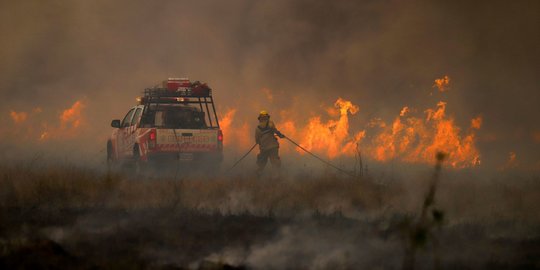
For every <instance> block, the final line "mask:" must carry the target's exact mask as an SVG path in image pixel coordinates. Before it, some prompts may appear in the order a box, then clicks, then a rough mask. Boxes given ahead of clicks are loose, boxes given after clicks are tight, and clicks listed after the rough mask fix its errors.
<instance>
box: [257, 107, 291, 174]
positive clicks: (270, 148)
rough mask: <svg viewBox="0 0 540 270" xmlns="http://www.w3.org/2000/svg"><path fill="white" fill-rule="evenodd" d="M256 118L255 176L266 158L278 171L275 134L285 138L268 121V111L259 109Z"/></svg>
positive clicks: (279, 161) (278, 160) (278, 162)
mask: <svg viewBox="0 0 540 270" xmlns="http://www.w3.org/2000/svg"><path fill="white" fill-rule="evenodd" d="M257 119H259V125H257V127H256V128H255V142H256V143H257V144H258V145H259V150H260V152H259V154H258V155H257V176H258V177H260V176H261V175H262V172H263V170H264V167H265V166H266V163H267V162H268V159H270V163H271V164H272V167H273V168H274V169H275V170H276V171H278V172H279V168H280V167H281V160H280V159H279V142H278V140H277V138H276V136H275V135H277V136H278V137H280V138H285V136H284V135H283V134H281V132H279V131H278V130H277V129H276V125H275V124H274V122H272V121H270V115H269V114H268V112H266V111H261V112H260V114H259V117H258V118H257Z"/></svg>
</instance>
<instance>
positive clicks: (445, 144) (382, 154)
mask: <svg viewBox="0 0 540 270" xmlns="http://www.w3.org/2000/svg"><path fill="white" fill-rule="evenodd" d="M425 113H426V115H427V116H426V119H425V120H422V119H420V118H416V117H409V118H406V119H403V118H402V117H401V116H400V117H397V118H396V119H395V120H394V122H393V123H392V125H390V126H387V127H383V130H382V131H381V132H380V134H378V135H376V136H375V138H374V140H373V141H372V145H371V146H368V150H369V151H368V152H369V153H370V154H371V156H372V157H373V158H374V159H376V160H379V161H387V160H392V159H399V160H401V161H404V162H411V163H429V162H432V161H433V159H434V157H435V155H436V154H437V153H438V152H441V151H442V152H445V153H447V154H448V160H449V162H450V164H451V165H452V166H453V167H459V168H461V167H469V166H475V165H479V164H480V158H479V157H480V155H479V152H478V150H477V149H476V147H475V144H474V143H475V134H474V133H471V134H468V135H466V136H465V137H464V138H461V137H460V129H459V127H457V126H456V125H455V123H454V119H453V118H448V117H446V103H445V102H439V103H438V104H437V109H428V110H426V111H425Z"/></svg>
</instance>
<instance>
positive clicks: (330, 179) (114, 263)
mask: <svg viewBox="0 0 540 270" xmlns="http://www.w3.org/2000/svg"><path fill="white" fill-rule="evenodd" d="M36 164H37V163H32V164H30V163H28V164H15V165H3V166H2V167H0V219H1V220H2V223H1V225H0V245H1V249H0V250H1V258H0V266H5V267H10V266H15V265H21V264H25V265H26V266H27V267H31V266H35V265H38V266H47V267H53V268H70V269H73V268H80V269H85V268H106V269H111V268H113V269H120V268H122V269H126V268H129V269H147V268H154V269H164V268H171V267H176V268H180V269H181V268H188V269H189V268H191V269H224V268H225V267H248V268H260V269H283V268H287V267H288V268H303V269H330V268H332V269H336V268H338V269H339V268H375V267H380V268H384V269H395V268H399V267H400V264H401V262H402V258H403V249H402V244H403V243H402V240H401V237H400V225H399V224H401V222H402V221H403V220H404V217H414V216H415V215H417V213H418V210H420V208H421V205H422V200H423V198H424V195H425V192H427V189H428V182H427V180H426V181H423V180H418V179H422V177H420V178H408V177H407V178H403V179H399V178H395V179H394V180H393V182H388V181H387V182H385V184H384V185H382V184H377V183H380V182H381V181H379V180H380V179H378V177H377V176H372V177H371V178H370V177H365V178H363V179H351V178H341V177H336V176H329V175H327V176H318V177H317V176H316V177H311V178H306V177H303V176H298V177H284V178H283V179H281V180H270V179H263V180H253V179H251V178H248V177H216V178H204V177H200V178H195V177H186V178H183V179H179V180H174V179H172V178H168V177H160V178H158V177H152V176H150V177H143V178H141V177H135V176H132V175H124V174H114V173H102V172H99V171H95V170H89V169H86V168H81V167H77V166H52V165H36ZM424 178H426V179H427V178H428V177H427V176H426V177H424ZM462 178H465V177H464V176H463V175H447V176H446V177H443V179H442V180H441V182H440V185H439V189H438V190H437V206H438V207H440V208H441V209H443V210H444V211H445V218H446V221H445V223H444V224H443V227H442V230H440V231H436V232H434V233H437V239H438V244H439V249H438V252H439V254H440V264H441V265H443V266H446V265H453V266H456V267H457V268H463V267H472V268H481V267H488V266H490V265H491V266H493V268H504V267H509V266H525V267H531V266H532V267H534V266H535V265H536V266H538V265H537V264H535V263H538V262H537V261H535V259H534V258H538V256H537V255H539V251H540V235H538V231H540V230H538V229H540V225H539V224H540V217H538V216H537V215H536V214H534V213H536V212H537V211H536V210H537V209H536V208H537V205H539V204H538V203H539V201H538V200H539V199H538V196H537V194H538V191H539V190H540V186H539V184H538V183H539V182H538V179H537V178H534V177H532V178H521V179H519V178H517V177H512V178H509V179H513V180H514V181H515V182H513V183H510V182H508V181H507V180H508V179H503V178H500V179H498V180H496V181H487V182H486V181H479V180H478V179H462ZM415 179H416V180H415ZM430 250H431V246H429V245H427V246H426V247H424V249H420V250H418V252H417V256H416V261H417V264H416V265H417V266H418V265H431V256H432V253H431V252H430ZM485 252H488V253H489V254H491V256H483V255H482V254H485ZM30 258H33V259H30ZM31 263H34V264H33V265H32V264H31ZM205 267H206V268H205ZM42 268H43V267H42Z"/></svg>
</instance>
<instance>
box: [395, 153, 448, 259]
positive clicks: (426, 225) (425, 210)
mask: <svg viewBox="0 0 540 270" xmlns="http://www.w3.org/2000/svg"><path fill="white" fill-rule="evenodd" d="M445 159H446V154H445V153H443V152H438V153H437V155H436V160H437V163H436V165H435V172H434V174H433V177H432V178H431V183H430V186H429V190H428V192H427V194H426V197H425V198H424V203H423V204H422V211H421V213H420V217H419V218H418V219H417V220H414V219H413V218H411V217H407V218H405V219H404V220H403V221H402V223H401V228H402V232H403V236H404V244H405V256H404V258H403V269H404V270H411V269H414V266H415V258H416V251H417V250H418V249H419V248H423V247H425V246H426V245H427V243H428V242H431V243H432V245H433V253H434V256H433V257H434V259H433V268H434V269H440V258H439V255H438V244H439V242H438V239H437V237H436V236H435V234H434V232H433V231H434V229H439V230H440V229H441V227H442V224H443V221H444V211H442V210H440V209H437V208H436V207H435V193H436V191H437V185H438V183H439V178H440V173H441V168H442V163H443V162H444V160H445Z"/></svg>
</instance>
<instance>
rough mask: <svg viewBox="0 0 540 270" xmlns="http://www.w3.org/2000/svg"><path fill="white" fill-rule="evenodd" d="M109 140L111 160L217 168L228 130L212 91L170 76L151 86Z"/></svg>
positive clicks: (112, 161) (114, 123) (108, 159)
mask: <svg viewBox="0 0 540 270" xmlns="http://www.w3.org/2000/svg"><path fill="white" fill-rule="evenodd" d="M137 101H138V103H139V104H138V105H136V106H134V107H133V108H131V109H130V110H129V111H128V112H127V114H126V116H125V117H124V118H123V120H121V121H120V120H119V119H116V120H112V122H111V126H112V127H113V128H115V129H114V130H113V132H112V135H111V137H110V139H109V140H108V141H107V161H108V162H110V163H116V162H121V163H123V164H134V165H136V166H137V167H139V168H140V167H142V166H145V165H158V166H159V165H166V164H170V163H171V161H172V162H176V161H178V162H184V163H186V164H188V165H189V167H199V168H204V169H217V168H218V167H219V165H220V164H221V161H222V159H223V133H222V131H221V129H220V128H219V122H218V117H217V113H216V108H215V106H214V100H213V98H212V90H211V89H210V88H209V87H208V86H207V85H206V84H202V83H199V82H190V81H189V80H188V79H179V78H169V79H168V80H166V81H164V82H163V86H162V87H154V88H147V89H145V90H144V96H142V97H139V98H137Z"/></svg>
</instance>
